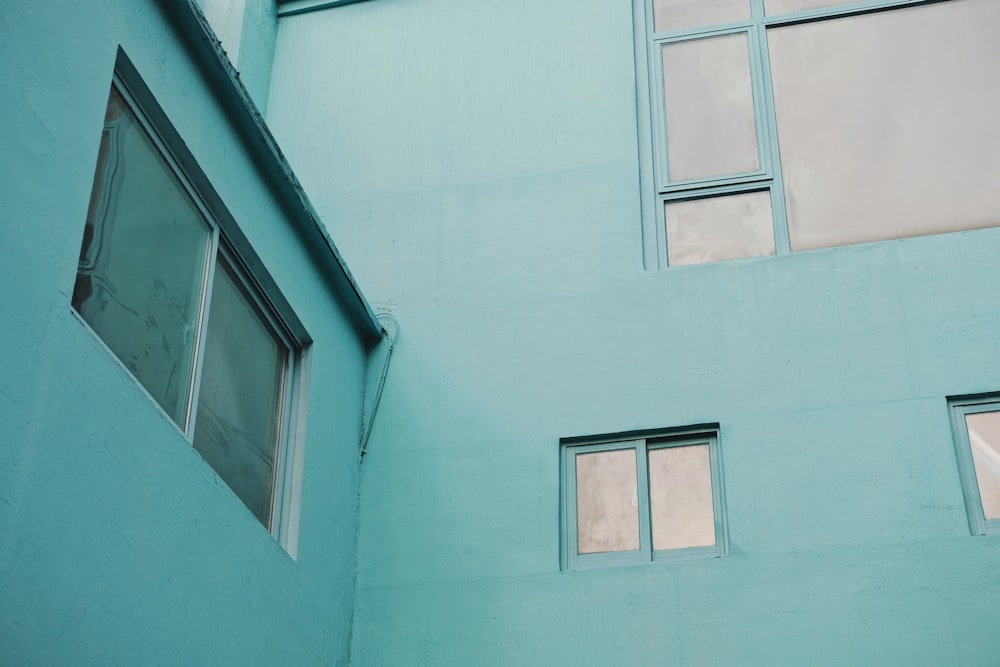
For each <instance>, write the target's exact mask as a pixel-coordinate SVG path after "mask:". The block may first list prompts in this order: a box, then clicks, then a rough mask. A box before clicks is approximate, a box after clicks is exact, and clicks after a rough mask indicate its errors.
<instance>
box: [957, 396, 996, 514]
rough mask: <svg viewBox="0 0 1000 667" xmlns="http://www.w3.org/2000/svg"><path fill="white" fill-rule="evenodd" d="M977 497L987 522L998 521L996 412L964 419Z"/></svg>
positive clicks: (969, 416) (983, 413)
mask: <svg viewBox="0 0 1000 667" xmlns="http://www.w3.org/2000/svg"><path fill="white" fill-rule="evenodd" d="M965 424H966V426H968V428H969V444H970V445H972V461H973V463H974V464H975V467H976V481H977V482H978V483H979V497H980V498H981V499H982V501H983V514H985V515H986V518H987V519H1000V412H982V413H979V414H975V415H966V417H965Z"/></svg>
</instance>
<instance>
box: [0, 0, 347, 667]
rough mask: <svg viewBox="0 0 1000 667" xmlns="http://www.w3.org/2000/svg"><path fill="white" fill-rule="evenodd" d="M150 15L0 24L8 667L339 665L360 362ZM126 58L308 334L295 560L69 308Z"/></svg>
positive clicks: (20, 14) (309, 256)
mask: <svg viewBox="0 0 1000 667" xmlns="http://www.w3.org/2000/svg"><path fill="white" fill-rule="evenodd" d="M157 7H158V5H156V4H155V3H152V2H135V1H134V0H105V1H104V2H101V3H92V2H76V1H72V0H62V1H59V2H48V3H40V4H39V3H31V4H26V3H15V4H13V5H9V6H5V7H4V10H3V12H0V118H2V119H3V122H2V123H0V146H2V147H3V148H2V150H0V182H2V183H3V185H2V186H0V221H2V224H0V252H2V258H3V261H2V262H0V284H2V285H3V286H4V293H5V294H4V304H3V307H2V308H0V337H2V340H3V345H2V346H0V369H2V372H0V664H2V665H18V666H21V665H40V666H45V667H51V666H58V665H67V666H73V667H77V666H81V665H141V664H158V665H166V664H176V665H250V664H260V665H273V664H287V665H334V664H347V662H348V651H349V645H348V639H349V627H350V619H351V615H352V609H353V597H352V596H353V581H354V576H353V569H354V544H355V534H356V515H357V491H358V466H357V447H358V436H359V430H360V415H361V403H362V386H363V376H364V372H365V368H364V365H365V348H364V347H363V345H362V343H361V342H360V338H359V334H358V331H357V330H356V329H355V325H353V324H351V322H352V321H353V320H350V319H349V318H348V316H347V311H346V310H345V307H344V305H343V304H341V303H340V302H339V301H337V300H336V299H334V298H332V294H333V293H334V292H335V291H336V290H333V289H331V287H330V285H329V284H327V283H326V282H324V280H322V279H321V278H320V276H321V275H322V274H321V273H320V271H319V269H318V267H317V265H315V264H314V257H315V256H316V254H317V253H315V252H309V251H307V249H306V248H305V247H304V246H303V242H302V241H301V240H300V239H299V237H298V236H297V235H296V233H295V232H294V231H293V230H292V228H291V227H290V226H289V224H288V223H286V222H284V220H285V219H286V217H287V216H286V214H285V212H284V211H283V210H282V209H281V208H280V207H279V205H278V203H277V200H276V199H275V198H274V196H273V191H272V190H271V186H270V185H269V184H267V183H265V182H264V181H262V179H261V176H260V175H259V173H258V172H257V171H256V170H255V169H254V168H253V167H252V166H251V162H250V160H249V158H248V154H247V152H246V149H245V146H244V145H243V144H242V143H241V140H240V139H239V135H238V134H237V133H236V132H235V131H234V128H233V127H232V126H231V125H230V123H229V122H228V121H227V120H226V118H225V117H223V115H222V114H221V113H220V111H219V106H218V105H217V98H216V96H215V93H217V92H218V91H212V90H209V89H208V88H207V86H206V84H205V82H204V81H203V80H202V78H201V76H200V74H199V71H198V69H197V68H196V67H195V65H194V64H193V63H192V61H191V60H190V59H189V58H188V56H187V54H186V53H185V52H184V50H183V49H182V47H181V42H180V40H179V39H178V37H177V35H175V34H173V32H172V29H171V28H170V26H169V24H168V23H167V22H166V21H165V19H164V17H162V16H161V15H160V13H159V10H158V9H157ZM119 44H120V45H121V47H122V48H123V49H124V51H125V52H126V53H127V55H128V56H129V58H130V59H131V60H132V62H133V63H134V64H135V66H136V68H137V69H138V71H139V73H140V74H141V76H142V77H143V79H144V80H145V82H146V84H147V85H148V86H149V88H150V89H151V90H152V93H153V95H154V97H155V98H156V99H157V101H158V102H159V103H160V105H161V106H162V107H163V109H164V110H165V112H166V114H167V116H168V117H169V118H170V119H171V121H172V122H173V124H174V126H175V127H176V129H177V131H178V132H179V134H180V135H181V137H183V139H184V141H185V142H186V144H187V147H188V148H189V150H190V151H191V152H192V153H193V154H194V156H195V158H196V159H197V161H198V162H199V164H200V166H201V167H202V169H203V170H204V171H205V173H206V174H207V176H208V178H209V180H210V181H211V182H212V184H213V185H214V187H215V189H216V190H217V191H218V192H219V194H220V196H221V198H222V200H223V201H224V202H225V203H226V205H227V206H228V208H229V209H230V211H231V212H232V214H233V216H234V217H235V219H236V220H237V221H238V222H239V224H240V226H241V228H242V230H243V231H244V233H245V234H246V236H247V237H248V239H249V240H250V242H251V244H252V245H253V246H254V247H255V249H256V251H257V253H258V254H259V256H260V257H261V259H262V260H263V262H264V264H265V265H266V266H267V267H268V269H269V271H270V272H271V274H272V276H274V278H275V280H276V282H277V284H278V286H279V288H280V289H281V291H282V293H283V294H284V296H285V297H286V298H287V300H288V302H289V303H290V304H291V306H292V308H293V309H294V310H295V311H296V312H297V313H298V315H299V317H300V318H301V320H302V322H303V324H304V325H305V327H306V329H307V330H308V332H309V333H310V334H311V336H312V337H313V338H314V340H315V344H314V346H313V349H312V360H311V371H312V373H311V388H310V393H309V412H310V414H309V419H308V427H307V428H308V435H307V437H306V442H305V463H306V469H305V473H304V480H303V485H302V489H301V493H302V500H301V527H300V535H301V537H300V540H299V543H298V560H297V561H295V560H293V559H292V558H291V557H289V555H288V554H287V553H286V552H285V551H283V550H282V548H281V547H280V546H279V545H278V543H277V542H276V541H275V540H274V539H273V538H272V537H271V536H270V535H269V534H268V533H267V532H266V531H265V529H264V528H263V527H262V526H261V525H260V524H259V523H258V522H257V521H256V519H255V518H254V517H253V516H252V515H251V514H250V512H249V511H248V510H247V509H246V508H245V507H244V506H243V505H242V503H241V502H240V501H239V500H238V499H237V498H236V497H235V495H233V494H232V493H231V492H230V491H229V489H228V488H227V487H226V486H225V484H224V483H223V482H221V481H220V480H219V479H218V477H217V476H216V475H215V474H214V473H213V472H212V470H211V469H210V468H209V467H208V466H207V464H205V463H204V461H202V459H201V458H200V457H199V456H198V454H197V453H196V452H195V451H194V450H193V449H192V447H191V446H190V445H189V444H188V442H187V441H186V440H185V439H184V437H183V436H182V435H181V434H180V432H179V431H178V430H177V429H176V428H175V427H174V426H173V424H172V423H171V422H170V421H169V420H168V419H167V418H166V417H165V416H164V415H163V413H162V412H160V411H159V410H158V409H157V408H156V407H155V405H154V404H153V403H152V401H151V400H149V399H148V398H147V397H146V395H145V394H144V393H143V391H142V390H141V389H140V388H139V386H138V384H137V383H136V382H135V381H134V380H133V379H132V378H131V376H130V375H129V374H128V373H127V372H126V371H125V370H124V368H123V367H122V366H121V365H120V364H119V363H118V362H117V361H116V360H115V359H114V358H113V357H112V356H111V354H110V353H109V352H108V351H107V350H106V349H105V348H104V347H103V345H102V344H101V343H100V342H99V341H98V339H97V338H96V337H95V336H94V335H93V334H92V333H91V332H90V330H89V329H88V328H87V327H86V325H84V324H83V322H82V321H81V320H80V319H79V318H78V317H76V316H75V315H74V313H73V311H72V309H71V307H70V294H71V291H72V287H73V283H74V279H75V274H76V264H77V258H78V255H79V250H80V243H81V238H82V234H83V225H84V220H85V218H86V211H87V203H88V199H89V196H90V189H91V182H92V179H93V174H94V166H95V163H96V160H97V149H98V142H99V139H100V135H101V129H102V123H103V116H104V109H105V105H106V102H107V95H108V90H109V86H110V82H111V76H112V71H113V68H114V64H115V56H116V50H117V49H118V47H119ZM151 205H155V202H151Z"/></svg>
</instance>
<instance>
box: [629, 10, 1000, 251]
mask: <svg viewBox="0 0 1000 667" xmlns="http://www.w3.org/2000/svg"><path fill="white" fill-rule="evenodd" d="M635 24H636V30H637V35H636V43H637V59H636V62H637V69H638V74H639V80H640V103H641V104H648V108H649V113H648V116H647V115H646V114H644V113H642V114H641V116H642V117H641V118H640V138H641V149H642V151H643V153H644V159H643V190H644V195H643V218H644V219H643V225H644V228H643V229H644V234H643V237H644V243H645V248H644V256H645V261H646V265H647V267H649V268H653V267H664V266H677V265H682V264H694V263H703V262H712V261H720V260H726V259H738V258H743V257H758V256H762V255H769V254H775V253H778V254H782V253H787V252H791V251H795V250H808V249H812V248H823V247H831V246H838V245H847V244H853V243H863V242H869V241H880V240H887V239H895V238H902V237H908V236H920V235H925V234H935V233H940V232H949V231H957V230H966V229H975V228H981V227H989V226H996V225H1000V200H998V199H997V197H996V196H995V194H994V193H995V191H996V188H997V184H998V183H1000V125H998V124H997V123H996V118H997V117H1000V78H998V77H997V76H996V75H995V69H996V63H998V62H1000V40H998V39H996V34H997V32H998V31H1000V2H996V1H995V0H947V1H939V2H931V1H928V0H866V1H863V2H845V1H844V0H635ZM644 82H645V83H647V84H648V85H645V86H644V85H642V84H643V83H644Z"/></svg>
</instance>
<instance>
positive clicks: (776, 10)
mask: <svg viewBox="0 0 1000 667" xmlns="http://www.w3.org/2000/svg"><path fill="white" fill-rule="evenodd" d="M861 1H863V0H764V13H765V14H767V15H768V16H775V15H777V14H788V13H790V12H799V11H804V10H806V9H824V8H826V7H835V6H837V5H850V4H855V3H857V2H861Z"/></svg>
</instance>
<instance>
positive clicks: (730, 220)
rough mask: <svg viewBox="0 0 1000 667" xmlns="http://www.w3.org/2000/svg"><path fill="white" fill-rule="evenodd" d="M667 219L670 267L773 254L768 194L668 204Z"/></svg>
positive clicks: (747, 194) (746, 194)
mask: <svg viewBox="0 0 1000 667" xmlns="http://www.w3.org/2000/svg"><path fill="white" fill-rule="evenodd" d="M665 216H666V221H667V260H668V262H669V264H670V266H680V265H682V264H702V263H704V262H719V261H722V260H726V259H738V258H740V257H760V256H762V255H773V254H774V226H773V223H772V222H771V196H770V194H768V193H767V192H748V193H745V194H738V195H725V196H721V197H711V198H709V199H696V200H693V201H684V202H676V203H668V204H667V205H666V209H665Z"/></svg>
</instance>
